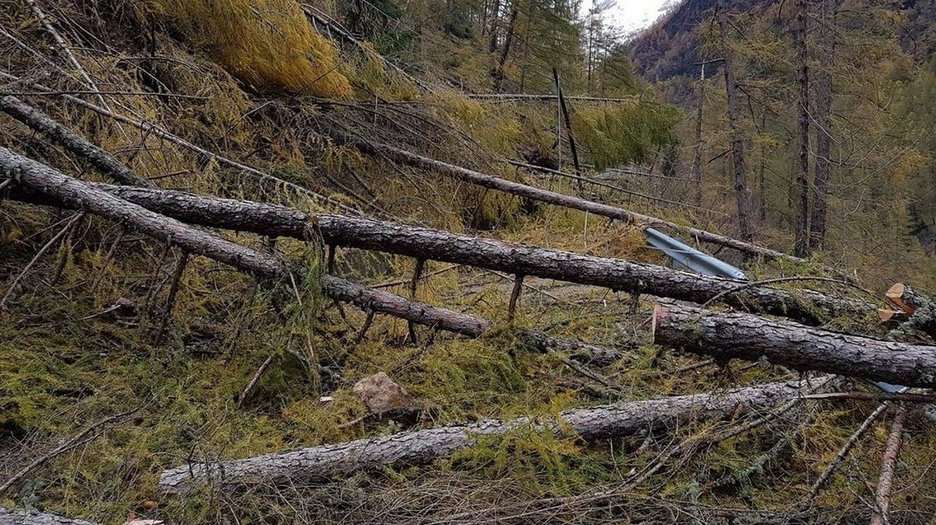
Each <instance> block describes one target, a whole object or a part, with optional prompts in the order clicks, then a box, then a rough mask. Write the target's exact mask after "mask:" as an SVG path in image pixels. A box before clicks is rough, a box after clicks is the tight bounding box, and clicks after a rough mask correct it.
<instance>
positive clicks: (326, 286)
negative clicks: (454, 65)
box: [322, 275, 621, 365]
mask: <svg viewBox="0 0 936 525" xmlns="http://www.w3.org/2000/svg"><path fill="white" fill-rule="evenodd" d="M322 290H323V291H324V292H325V294H326V295H328V296H329V297H331V298H332V299H335V300H338V301H342V302H347V303H352V304H354V305H355V306H358V307H359V308H361V309H362V310H365V311H374V312H380V313H383V314H388V315H391V316H393V317H398V318H400V319H405V320H407V321H410V322H413V323H416V324H420V325H423V326H429V327H433V328H437V329H440V330H445V331H447V332H453V333H457V334H461V335H466V336H468V337H481V336H483V335H485V334H486V333H488V332H489V331H490V330H491V328H493V327H494V323H493V322H491V321H488V320H487V319H481V318H480V317H475V316H473V315H470V314H464V313H459V312H455V311H452V310H449V309H446V308H439V307H436V306H430V305H428V304H424V303H418V302H416V301H412V300H409V299H405V298H403V297H400V296H399V295H394V294H392V293H388V292H383V291H380V290H373V289H370V288H365V287H363V286H361V285H359V284H356V283H352V282H350V281H346V280H344V279H341V278H338V277H333V276H330V275H325V276H322ZM514 334H515V335H516V337H517V339H518V340H519V342H520V343H521V344H523V345H524V346H526V347H527V348H530V349H532V350H535V351H537V352H541V353H546V352H567V353H569V354H570V356H571V357H574V358H576V359H577V360H579V361H591V362H593V363H595V364H598V365H607V364H610V363H612V362H614V361H616V360H618V359H620V358H621V354H620V352H618V351H616V350H613V349H611V348H606V347H602V346H597V345H591V344H588V343H583V342H581V341H577V340H574V339H560V338H555V337H550V336H548V335H546V334H544V333H542V332H539V331H537V330H525V329H517V330H515V331H514Z"/></svg>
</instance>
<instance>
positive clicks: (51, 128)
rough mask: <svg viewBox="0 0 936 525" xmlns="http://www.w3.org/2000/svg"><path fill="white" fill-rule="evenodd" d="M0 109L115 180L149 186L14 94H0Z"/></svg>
mask: <svg viewBox="0 0 936 525" xmlns="http://www.w3.org/2000/svg"><path fill="white" fill-rule="evenodd" d="M0 110H3V111H4V112H6V113H7V114H8V115H10V116H11V117H13V118H15V119H16V120H18V121H20V122H22V123H23V124H26V125H27V126H29V127H30V128H32V129H33V130H35V131H38V132H39V133H42V134H43V135H45V136H46V137H47V138H49V139H51V140H52V141H54V142H57V143H58V144H61V145H62V146H63V147H64V148H65V149H67V150H68V151H70V152H72V154H74V155H75V156H76V157H78V158H79V159H81V160H82V161H84V162H87V163H88V164H90V165H91V166H94V167H95V168H97V169H99V170H101V172H102V173H104V174H105V175H107V176H108V177H110V178H112V179H113V180H114V181H115V182H117V183H119V184H129V185H131V186H153V184H152V183H151V182H150V181H148V180H146V179H143V178H140V177H138V176H137V175H136V174H135V173H133V171H131V170H130V168H128V167H126V166H125V165H123V163H121V162H120V161H119V160H117V159H115V158H114V157H112V156H111V155H110V154H108V153H107V152H105V151H104V150H102V149H101V148H99V147H97V146H95V145H94V144H92V143H91V142H89V141H88V140H87V139H85V138H84V137H82V136H81V135H79V134H77V133H75V132H74V131H72V130H71V129H68V128H67V127H65V126H63V125H62V124H59V123H58V122H56V121H55V120H54V119H53V118H52V117H50V116H49V115H46V114H45V113H43V112H42V111H39V110H38V109H36V108H34V107H32V106H30V105H29V104H26V103H25V102H23V101H21V100H20V99H18V98H16V97H13V96H6V97H0Z"/></svg>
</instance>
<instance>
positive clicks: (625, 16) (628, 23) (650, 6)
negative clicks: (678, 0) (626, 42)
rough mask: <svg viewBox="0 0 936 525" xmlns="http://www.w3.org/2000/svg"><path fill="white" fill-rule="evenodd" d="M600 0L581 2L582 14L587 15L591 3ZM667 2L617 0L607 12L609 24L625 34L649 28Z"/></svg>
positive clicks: (655, 0) (664, 0)
mask: <svg viewBox="0 0 936 525" xmlns="http://www.w3.org/2000/svg"><path fill="white" fill-rule="evenodd" d="M593 1H594V2H597V1H600V0H585V1H584V2H582V11H581V12H582V13H587V12H588V8H589V7H591V5H592V2H593ZM669 3H670V1H669V0H617V2H616V3H615V6H614V7H612V8H611V9H610V10H609V11H608V18H609V19H610V20H609V21H610V22H611V24H613V25H614V26H616V27H618V28H619V29H621V30H622V31H623V32H624V33H625V34H627V33H632V32H634V31H636V30H638V29H642V28H644V27H647V26H649V25H650V24H652V23H653V22H655V21H656V19H657V18H659V16H660V15H662V14H663V8H664V6H665V5H667V4H669Z"/></svg>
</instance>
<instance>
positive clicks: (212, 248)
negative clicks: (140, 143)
mask: <svg viewBox="0 0 936 525" xmlns="http://www.w3.org/2000/svg"><path fill="white" fill-rule="evenodd" d="M0 175H2V176H5V177H9V178H12V179H13V180H14V181H15V182H17V184H18V185H19V186H22V187H25V188H26V189H28V190H29V191H30V192H32V195H34V196H38V197H41V199H38V200H40V201H41V202H42V203H45V204H55V205H59V206H64V207H68V208H73V209H80V210H85V211H88V212H90V213H94V214H96V215H99V216H101V217H104V218H107V219H110V220H113V221H115V222H119V223H121V224H123V225H124V226H127V227H130V228H135V229H137V230H138V231H140V232H141V233H145V234H147V235H150V236H151V237H154V238H156V239H159V240H163V241H165V242H167V243H170V244H173V245H176V246H179V247H181V248H183V249H184V250H186V251H187V252H191V253H194V254H197V255H203V256H205V257H208V258H210V259H213V260H216V261H218V262H221V263H224V264H227V265H230V266H233V267H234V268H237V269H239V270H241V271H245V272H247V273H250V274H252V275H254V276H257V277H261V278H277V277H282V276H285V275H287V274H288V272H289V271H291V269H290V268H289V266H288V265H287V264H286V263H285V262H283V261H281V260H280V259H277V258H276V257H274V256H273V255H270V254H266V253H261V252H257V251H255V250H252V249H250V248H247V247H245V246H241V245H239V244H236V243H233V242H231V241H228V240H226V239H222V238H221V237H218V236H215V235H212V234H211V233H207V232H203V231H200V230H197V229H195V228H192V227H191V226H189V225H187V224H183V223H181V222H179V221H178V220H176V219H173V218H169V217H166V216H164V215H160V214H158V213H156V212H154V211H150V210H148V209H146V208H145V207H143V206H140V205H138V204H134V203H132V202H129V201H125V200H122V199H120V198H118V197H116V196H114V195H112V194H111V193H108V192H107V191H104V189H102V186H103V185H100V184H92V183H87V182H82V181H79V180H76V179H73V178H71V177H68V176H66V175H63V174H62V173H59V172H58V171H56V170H54V169H52V168H50V167H48V166H45V165H44V164H40V163H38V162H35V161H33V160H30V159H27V158H25V157H22V156H20V155H17V154H16V153H13V152H12V151H10V150H7V149H5V148H0ZM121 188H122V187H121ZM127 189H133V188H127ZM144 191H145V190H144ZM154 193H156V194H158V193H160V192H158V190H156V191H155V192H154ZM263 206H266V205H263ZM267 207H268V208H273V209H277V210H278V209H280V208H279V207H270V206H267ZM293 212H294V213H299V212H297V211H295V210H293ZM310 238H311V237H310ZM297 271H301V270H298V269H297ZM320 284H321V286H322V291H323V292H324V293H325V294H326V295H327V296H328V297H331V298H332V299H335V300H338V301H343V302H350V303H353V304H355V305H356V306H358V307H360V308H362V309H365V310H369V311H375V312H379V313H384V314H388V315H391V316H394V317H399V318H401V319H405V320H408V321H411V322H414V323H417V324H421V325H425V326H430V327H434V328H438V329H441V330H446V331H449V332H454V333H458V334H462V335H467V336H469V337H480V336H481V335H483V334H484V333H485V332H487V331H488V330H490V328H491V327H492V326H493V323H492V322H491V321H487V320H485V319H481V318H478V317H474V316H471V315H468V314H462V313H458V312H454V311H451V310H447V309H445V308H438V307H434V306H430V305H427V304H423V303H418V302H415V301H410V300H408V299H404V298H402V297H400V296H397V295H393V294H391V293H387V292H382V291H378V290H370V289H367V288H365V287H363V286H361V285H358V284H355V283H352V282H350V281H346V280H344V279H341V278H338V277H334V276H329V275H324V276H322V277H321V283H320ZM517 336H518V338H519V339H520V340H521V342H523V343H524V344H526V345H527V346H528V347H529V348H532V349H535V350H538V351H540V352H548V351H553V350H559V349H562V350H568V351H570V352H571V353H572V355H573V356H575V357H577V358H579V359H586V360H593V361H595V362H596V363H600V364H607V363H610V362H612V361H614V360H616V359H618V358H620V354H619V353H618V352H617V351H615V350H612V349H609V348H603V347H600V346H596V345H590V344H587V343H582V342H579V341H574V340H567V339H556V338H551V337H549V336H546V335H544V334H542V333H539V332H536V331H532V330H529V331H524V330H519V331H517Z"/></svg>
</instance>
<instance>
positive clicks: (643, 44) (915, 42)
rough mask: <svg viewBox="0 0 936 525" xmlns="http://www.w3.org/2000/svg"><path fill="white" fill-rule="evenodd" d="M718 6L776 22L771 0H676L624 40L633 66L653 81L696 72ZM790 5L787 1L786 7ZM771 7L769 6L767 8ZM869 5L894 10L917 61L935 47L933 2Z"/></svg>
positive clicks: (935, 9)
mask: <svg viewBox="0 0 936 525" xmlns="http://www.w3.org/2000/svg"><path fill="white" fill-rule="evenodd" d="M717 5H721V6H722V7H721V8H722V9H727V10H729V11H731V12H735V13H745V12H751V11H755V10H758V11H760V12H762V13H764V14H765V15H767V16H773V17H775V18H776V19H777V20H778V21H781V23H782V20H783V18H782V17H779V16H777V15H778V14H777V12H776V9H777V7H778V6H779V5H780V3H779V2H777V1H776V0H744V1H740V2H727V3H725V2H721V3H720V2H719V1H718V0H680V1H679V2H678V3H677V4H676V5H675V6H674V7H672V8H671V10H670V11H669V12H668V13H667V14H666V15H665V16H663V17H662V18H661V19H660V20H659V21H657V22H656V23H655V24H653V26H651V27H649V28H647V29H646V30H644V31H641V32H640V33H638V34H637V35H636V36H635V37H634V38H632V39H631V40H630V41H629V42H628V44H627V47H628V50H629V53H630V56H631V58H632V59H633V60H634V65H635V67H636V69H637V71H638V72H639V73H640V74H641V75H642V76H643V77H644V78H647V79H649V80H653V81H661V80H667V79H670V78H673V77H679V76H689V77H693V76H697V75H698V69H699V68H698V66H697V65H695V64H696V63H698V62H699V61H700V60H701V58H700V49H701V47H702V45H703V42H702V40H701V39H700V31H704V29H703V28H702V26H703V25H704V24H705V23H711V20H710V19H711V15H712V12H713V11H714V9H715V7H716V6H717ZM787 8H789V6H787ZM771 9H772V11H771ZM874 9H893V10H894V11H895V14H897V16H895V17H894V19H893V23H894V24H895V26H896V27H899V28H900V31H901V44H902V46H903V47H904V49H905V50H906V51H907V52H908V53H910V54H912V55H913V56H914V57H915V58H916V59H917V60H919V61H922V62H925V61H927V60H929V59H930V58H932V57H933V53H934V51H936V39H934V37H933V35H934V34H936V31H933V27H934V23H936V14H934V13H936V4H933V3H932V2H931V1H930V0H904V1H902V2H899V3H896V5H895V4H894V3H892V2H881V3H880V5H875V6H874Z"/></svg>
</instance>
